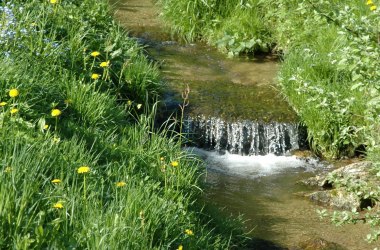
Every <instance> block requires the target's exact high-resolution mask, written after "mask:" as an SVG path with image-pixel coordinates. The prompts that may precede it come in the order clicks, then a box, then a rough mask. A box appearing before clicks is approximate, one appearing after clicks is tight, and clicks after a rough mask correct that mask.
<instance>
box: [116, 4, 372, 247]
mask: <svg viewBox="0 0 380 250" xmlns="http://www.w3.org/2000/svg"><path fill="white" fill-rule="evenodd" d="M110 3H111V4H112V5H113V6H114V8H115V10H116V13H115V17H116V19H117V20H118V21H120V23H121V24H122V25H123V26H124V27H125V28H126V29H127V30H128V31H130V33H129V34H130V35H131V36H133V37H136V39H138V41H139V42H140V43H141V44H143V45H144V46H145V48H146V51H147V52H148V54H149V55H150V56H151V57H152V58H154V60H157V61H158V62H159V63H160V65H161V69H162V72H163V76H164V78H165V80H166V82H167V85H166V86H165V91H164V92H165V95H164V109H167V112H170V110H171V108H173V107H178V105H179V104H180V103H182V97H181V93H182V92H183V91H184V89H185V88H186V86H187V85H188V86H189V88H190V94H189V106H188V107H186V119H185V123H184V129H185V132H187V133H188V134H189V138H190V139H189V140H190V141H191V143H189V147H187V148H186V150H188V151H190V152H191V153H193V154H196V155H198V156H199V157H201V158H202V159H204V161H205V162H206V165H207V175H206V176H205V181H206V187H207V188H206V189H205V195H204V197H203V199H204V200H205V202H207V203H209V204H213V205H215V206H217V207H220V208H223V212H224V213H225V214H226V215H230V214H232V215H234V216H237V215H240V214H243V218H244V219H245V220H246V222H245V225H244V226H245V228H246V231H247V232H250V233H249V235H250V236H251V237H252V238H253V241H252V244H251V247H250V249H292V248H293V247H295V246H297V245H298V244H299V243H300V242H303V241H305V240H308V239H316V238H323V239H325V240H327V241H331V242H335V243H337V244H339V245H340V246H342V247H343V248H342V249H352V250H360V249H373V248H374V246H372V245H369V244H368V243H367V242H366V241H365V240H364V238H365V237H366V234H367V232H368V227H367V226H365V225H361V224H359V225H355V226H353V225H345V226H341V227H335V226H334V225H331V224H330V222H329V221H326V220H320V219H319V217H318V214H317V213H316V210H317V209H323V207H320V206H318V205H317V204H314V203H312V202H310V201H309V200H307V199H306V198H304V197H302V195H300V193H301V192H305V191H308V188H306V187H304V186H301V185H299V184H297V181H299V180H301V179H303V178H307V177H310V176H312V175H315V174H316V173H318V172H321V171H326V170H327V169H328V168H329V167H330V166H329V165H328V164H325V163H321V162H319V161H318V160H314V159H308V160H305V159H303V160H302V159H299V158H297V157H296V156H291V155H290V154H289V151H293V150H299V149H303V148H304V147H305V138H304V137H305V135H304V131H303V130H302V128H300V127H299V126H298V120H297V116H296V114H295V113H294V112H293V111H292V109H291V108H290V107H289V106H288V104H287V103H286V101H285V100H284V98H283V97H282V96H281V94H280V92H279V90H278V86H276V81H275V76H276V74H277V71H278V68H279V62H278V61H277V59H276V58H274V57H273V56H263V55H261V56H257V57H248V56H247V57H241V58H234V59H227V58H226V56H225V55H223V54H221V53H219V52H218V51H216V49H214V48H212V47H210V46H207V45H205V44H202V43H196V44H181V43H180V42H177V41H176V40H175V39H173V38H172V37H171V35H170V34H169V33H167V32H165V31H167V30H168V29H167V28H164V25H163V23H162V22H161V21H160V19H159V18H158V14H159V12H158V9H157V7H156V6H155V5H154V4H153V3H152V1H150V0H121V1H115V0H110ZM194 145H195V146H197V147H194ZM200 147H201V148H202V149H201V148H200ZM293 249H295V248H293ZM310 249H312V248H310ZM334 249H335V248H334Z"/></svg>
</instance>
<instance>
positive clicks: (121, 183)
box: [116, 181, 127, 187]
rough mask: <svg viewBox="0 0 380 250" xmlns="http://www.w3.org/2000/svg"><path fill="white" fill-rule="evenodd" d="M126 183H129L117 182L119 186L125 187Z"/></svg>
mask: <svg viewBox="0 0 380 250" xmlns="http://www.w3.org/2000/svg"><path fill="white" fill-rule="evenodd" d="M125 185H127V183H125V182H124V181H119V182H116V186H117V187H124V186H125Z"/></svg>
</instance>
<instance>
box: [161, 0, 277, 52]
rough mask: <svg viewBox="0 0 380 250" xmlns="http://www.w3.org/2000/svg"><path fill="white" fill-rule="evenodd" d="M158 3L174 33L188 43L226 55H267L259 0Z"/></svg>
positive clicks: (268, 44) (268, 36) (268, 45)
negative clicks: (198, 42)
mask: <svg viewBox="0 0 380 250" xmlns="http://www.w3.org/2000/svg"><path fill="white" fill-rule="evenodd" d="M158 4H159V5H160V6H161V7H162V15H163V18H164V20H165V21H166V22H167V24H168V25H169V26H170V27H171V28H172V30H173V32H174V33H176V34H177V35H179V37H181V38H183V39H184V40H186V41H188V42H191V41H195V40H203V41H206V42H207V43H209V44H211V45H214V46H217V47H218V48H219V49H220V50H222V51H224V52H226V53H228V55H229V56H235V55H238V54H239V53H248V52H256V51H264V52H267V51H269V49H270V48H271V46H272V43H273V39H272V37H271V33H270V29H269V27H268V26H267V23H266V22H265V19H264V15H263V11H262V8H263V5H264V3H263V2H262V1H260V0H248V1H241V0H228V1H227V0H223V1H217V0H195V1H186V0H178V1H173V0H159V1H158ZM184 17H186V18H184Z"/></svg>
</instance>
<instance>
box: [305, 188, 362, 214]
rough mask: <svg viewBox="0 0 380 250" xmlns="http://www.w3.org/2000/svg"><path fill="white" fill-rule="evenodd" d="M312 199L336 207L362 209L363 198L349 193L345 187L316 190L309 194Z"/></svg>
mask: <svg viewBox="0 0 380 250" xmlns="http://www.w3.org/2000/svg"><path fill="white" fill-rule="evenodd" d="M307 197H309V198H310V199H311V200H312V201H315V202H317V203H321V204H323V205H327V206H330V207H334V208H337V209H345V210H352V209H354V208H355V209H357V210H359V209H360V204H361V200H360V198H359V197H358V196H356V195H354V194H352V193H348V192H346V191H345V190H343V189H333V190H323V191H316V192H313V193H311V194H308V195H307Z"/></svg>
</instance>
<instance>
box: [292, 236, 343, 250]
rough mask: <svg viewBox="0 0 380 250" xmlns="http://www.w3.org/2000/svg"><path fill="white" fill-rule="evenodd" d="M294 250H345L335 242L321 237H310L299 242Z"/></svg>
mask: <svg viewBox="0 0 380 250" xmlns="http://www.w3.org/2000/svg"><path fill="white" fill-rule="evenodd" d="M292 249H294V250H345V249H346V248H344V247H342V246H340V245H339V244H337V243H334V242H330V241H327V240H325V239H322V238H311V239H308V240H306V241H303V242H300V243H299V244H298V246H297V247H295V248H292Z"/></svg>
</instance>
